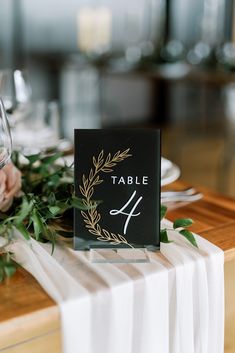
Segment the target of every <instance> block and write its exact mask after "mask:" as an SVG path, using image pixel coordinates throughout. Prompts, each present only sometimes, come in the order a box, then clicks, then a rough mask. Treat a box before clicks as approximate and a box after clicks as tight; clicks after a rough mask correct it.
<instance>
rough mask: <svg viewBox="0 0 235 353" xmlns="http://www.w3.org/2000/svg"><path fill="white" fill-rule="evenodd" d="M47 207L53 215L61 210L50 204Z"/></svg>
mask: <svg viewBox="0 0 235 353" xmlns="http://www.w3.org/2000/svg"><path fill="white" fill-rule="evenodd" d="M48 208H49V211H50V212H51V213H52V214H53V216H56V215H58V214H59V213H60V210H61V209H60V207H59V206H50V207H48Z"/></svg>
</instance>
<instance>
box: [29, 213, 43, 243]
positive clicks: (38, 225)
mask: <svg viewBox="0 0 235 353" xmlns="http://www.w3.org/2000/svg"><path fill="white" fill-rule="evenodd" d="M31 219H32V221H33V229H34V235H35V239H36V240H39V238H40V234H41V233H43V230H44V225H43V223H42V220H41V218H40V215H39V214H38V212H37V211H36V209H35V208H34V209H33V213H32V216H31Z"/></svg>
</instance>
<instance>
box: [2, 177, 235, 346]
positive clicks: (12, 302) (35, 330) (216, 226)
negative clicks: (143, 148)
mask: <svg viewBox="0 0 235 353" xmlns="http://www.w3.org/2000/svg"><path fill="white" fill-rule="evenodd" d="M187 186H188V185H187V184H185V183H183V182H180V181H178V182H175V183H172V184H170V185H169V186H167V187H165V188H164V189H168V190H169V189H171V190H182V189H184V188H185V187H187ZM197 189H198V191H201V192H202V193H203V195H204V196H203V198H202V199H201V200H199V201H196V202H192V203H180V204H174V205H173V207H171V208H169V209H168V213H167V218H168V219H170V220H174V219H175V218H185V217H189V218H192V219H193V220H194V221H195V223H194V224H193V225H192V226H191V228H190V229H191V230H192V231H194V232H195V233H197V234H200V235H201V236H203V237H204V238H206V239H208V240H209V241H210V242H212V243H214V244H215V245H217V246H218V247H220V248H221V249H222V250H223V251H224V253H225V261H229V260H232V259H234V258H235V199H233V198H230V197H226V196H222V195H220V194H217V193H215V192H212V191H208V190H207V189H204V188H202V187H198V188H197ZM59 334H60V318H59V310H58V306H57V305H56V304H55V302H54V301H53V300H52V299H51V298H50V297H49V296H48V295H47V294H46V293H45V291H44V290H43V289H42V288H41V287H40V285H39V284H38V283H37V281H36V280H35V279H34V278H33V277H32V276H31V275H30V274H29V273H27V272H26V271H25V270H24V269H22V268H20V269H18V270H17V273H16V274H15V275H14V276H13V278H11V279H10V280H8V281H6V282H5V283H2V284H0V350H1V349H3V348H6V347H8V349H7V350H6V352H13V350H11V348H9V347H13V346H14V347H15V345H18V344H22V342H28V341H30V340H32V339H33V340H35V339H40V340H41V339H42V337H46V339H47V340H48V339H49V338H50V337H54V336H55V335H57V336H56V337H57V341H58V337H59ZM39 342H41V341H39ZM42 342H44V341H42ZM24 344H25V343H24ZM41 344H42V347H43V345H44V343H41ZM34 346H35V345H33V346H32V345H31V346H30V348H29V349H28V350H27V347H28V346H27V347H26V348H25V347H24V348H23V349H22V352H24V353H27V352H30V353H34V352H39V351H38V350H34V348H33V347H34ZM50 351H51V353H57V352H61V346H60V345H58V344H55V346H53V345H51V346H50ZM4 352H5V350H4ZM14 352H15V350H14ZM17 352H18V351H17ZM19 352H21V351H19Z"/></svg>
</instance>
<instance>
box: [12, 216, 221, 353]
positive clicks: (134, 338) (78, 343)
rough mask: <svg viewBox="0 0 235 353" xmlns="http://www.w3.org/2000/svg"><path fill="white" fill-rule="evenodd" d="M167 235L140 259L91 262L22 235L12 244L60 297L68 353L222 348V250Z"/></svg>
mask: <svg viewBox="0 0 235 353" xmlns="http://www.w3.org/2000/svg"><path fill="white" fill-rule="evenodd" d="M169 225H170V223H169V222H168V221H164V224H163V226H164V227H165V226H169ZM170 238H171V239H172V240H174V242H173V243H170V244H161V251H160V252H159V251H158V252H149V253H148V254H149V257H150V260H151V261H150V263H143V264H140V263H139V264H107V263H106V264H94V263H91V262H90V260H89V253H88V252H78V251H74V250H72V249H70V248H68V247H64V246H59V245H58V246H56V249H55V253H54V255H53V256H51V255H50V251H51V247H50V244H39V243H37V242H36V241H34V240H33V239H32V241H31V242H30V245H29V243H27V242H26V241H25V240H24V239H23V238H22V237H21V236H20V235H19V234H18V233H16V234H15V240H14V242H13V244H12V245H11V246H10V250H11V251H13V252H14V254H15V260H16V261H17V262H19V263H21V264H22V266H23V267H24V268H25V269H26V270H28V271H29V272H30V273H32V275H33V276H34V277H35V278H36V279H37V280H38V282H39V283H40V284H41V285H42V287H43V288H44V289H45V290H46V291H47V292H48V294H49V295H50V296H51V297H52V298H53V299H54V300H55V301H56V302H57V303H58V305H59V307H60V310H61V323H62V335H63V346H64V353H222V352H223V351H224V348H223V345H224V273H223V266H224V256H223V252H222V251H221V250H220V249H218V248H217V247H216V246H214V245H213V244H211V243H209V242H208V241H206V240H205V239H203V238H201V237H200V236H196V238H197V242H198V245H199V250H197V249H196V248H193V247H192V246H191V245H190V244H189V243H188V242H187V241H186V240H184V239H183V237H182V236H179V234H178V233H177V232H175V231H171V232H170Z"/></svg>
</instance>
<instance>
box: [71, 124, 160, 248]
mask: <svg viewBox="0 0 235 353" xmlns="http://www.w3.org/2000/svg"><path fill="white" fill-rule="evenodd" d="M160 161H161V157H160V131H159V130H156V129H101V130H86V129H84V130H83V129H82V130H75V192H76V196H78V197H79V198H81V199H82V200H83V205H84V209H83V210H77V209H76V210H75V222H74V228H75V229H74V230H75V231H74V235H75V236H74V247H75V249H78V250H79V249H80V250H84V249H89V247H90V246H98V247H99V246H100V247H104V246H112V247H115V246H116V247H139V246H148V245H152V246H154V247H159V237H160V180H161V166H160Z"/></svg>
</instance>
